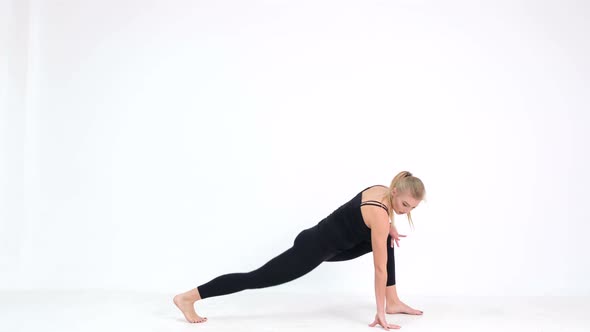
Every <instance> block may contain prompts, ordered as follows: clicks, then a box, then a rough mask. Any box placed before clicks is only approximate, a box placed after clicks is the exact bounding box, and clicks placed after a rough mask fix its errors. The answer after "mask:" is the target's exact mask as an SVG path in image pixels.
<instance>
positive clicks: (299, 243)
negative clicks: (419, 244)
mask: <svg viewBox="0 0 590 332" xmlns="http://www.w3.org/2000/svg"><path fill="white" fill-rule="evenodd" d="M318 243H319V241H308V240H307V239H302V238H301V236H297V238H296V239H295V243H294V245H293V246H292V247H291V248H289V249H288V250H287V251H285V252H283V253H282V254H280V255H278V256H276V257H275V258H273V259H271V260H270V261H269V262H267V263H266V264H264V265H263V266H261V267H260V268H258V269H256V270H254V271H251V272H248V273H231V274H225V275H222V276H219V277H217V278H215V279H213V280H211V281H209V282H208V283H206V284H203V285H201V286H198V287H197V288H198V289H199V294H200V295H201V298H202V299H205V298H208V297H214V296H220V295H227V294H231V293H236V292H240V291H243V290H245V289H256V288H265V287H271V286H276V285H280V284H284V283H286V282H289V281H292V280H295V279H297V278H299V277H301V276H303V275H305V274H307V273H309V272H310V271H311V270H313V269H315V268H316V267H318V266H319V265H320V264H321V263H322V262H324V261H327V262H339V261H346V260H351V259H354V258H357V257H359V256H362V255H364V254H366V253H369V252H371V251H372V247H371V243H370V242H362V243H360V244H358V245H357V246H355V247H353V248H351V249H348V250H346V251H341V252H338V253H334V252H333V251H332V250H327V249H325V248H322V247H321V245H320V244H318ZM390 244H391V236H389V237H388V238H387V286H392V285H395V259H394V256H393V248H392V247H391V245H390Z"/></svg>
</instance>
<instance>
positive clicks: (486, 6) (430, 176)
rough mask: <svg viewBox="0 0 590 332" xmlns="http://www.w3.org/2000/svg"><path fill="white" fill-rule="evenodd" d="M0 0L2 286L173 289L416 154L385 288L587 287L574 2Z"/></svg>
mask: <svg viewBox="0 0 590 332" xmlns="http://www.w3.org/2000/svg"><path fill="white" fill-rule="evenodd" d="M0 3H1V6H0V52H1V53H0V55H1V58H0V70H1V72H0V130H1V134H0V143H1V144H0V158H1V159H0V161H1V163H0V180H1V182H0V184H1V188H0V204H1V205H0V288H1V289H41V288H43V289H45V288H49V289H78V288H92V289H116V290H151V291H166V292H180V291H185V290H188V289H190V288H193V287H196V286H198V285H200V284H203V283H205V282H207V281H209V280H211V279H212V278H214V277H216V276H218V275H220V274H224V273H232V272H247V271H251V270H253V269H256V268H258V267H259V266H261V265H262V264H264V263H266V261H268V260H269V259H271V258H272V257H274V256H276V255H278V254H280V253H281V252H283V251H284V250H286V249H287V248H289V247H290V246H291V245H292V243H293V240H294V238H295V236H296V235H297V234H298V233H299V231H301V230H302V229H304V228H308V227H311V226H313V225H314V224H316V223H317V222H319V221H320V220H321V219H322V218H324V217H325V216H327V215H328V214H329V213H330V212H332V211H333V210H334V209H336V208H337V207H338V206H340V205H341V204H343V203H345V202H346V201H348V200H349V199H351V198H352V197H353V196H354V195H356V194H357V193H358V192H359V191H360V190H361V189H363V188H365V187H367V186H369V185H372V184H385V185H388V184H389V182H390V181H391V179H392V178H393V176H394V175H395V174H397V173H398V172H399V171H402V170H409V171H411V172H412V173H414V175H416V176H418V177H420V178H421V179H422V180H423V182H424V183H425V185H426V190H427V202H423V203H422V204H421V205H420V206H419V207H418V208H417V209H416V210H415V211H414V213H413V217H414V222H415V225H416V230H415V231H414V232H410V231H409V230H408V227H407V223H405V217H401V218H400V217H399V216H398V218H397V221H398V222H397V223H398V224H399V225H400V231H401V232H402V233H407V234H409V236H408V237H407V238H406V239H404V240H402V243H401V248H399V249H397V248H396V264H397V276H398V277H397V279H398V289H399V292H400V294H402V295H403V294H417V295H418V294H420V295H589V294H590V285H589V284H588V282H587V281H588V280H590V261H589V260H588V253H589V252H590V244H589V242H588V240H587V238H588V234H590V225H589V221H590V213H589V212H588V211H589V210H588V209H587V205H588V204H587V199H588V195H587V191H586V188H587V187H588V185H589V184H590V181H589V180H590V175H588V171H587V170H588V169H590V165H589V164H590V162H589V160H590V158H589V153H588V151H589V148H588V141H589V140H590V137H589V134H588V131H587V128H588V124H589V123H590V121H589V120H590V114H589V111H590V109H589V106H590V100H589V99H590V97H589V96H590V93H589V92H590V91H589V90H590V84H589V75H590V60H588V59H590V42H589V41H590V38H589V36H588V34H589V33H588V31H589V29H590V26H589V24H588V21H589V19H590V7H589V5H588V4H587V3H586V2H583V1H556V0H555V1H487V2H485V3H484V2H481V3H477V4H475V3H473V2H470V1H445V2H443V1H300V0H299V1H237V0H235V1H189V0H185V1H180V0H174V1H170V0H168V1H134V0H117V1H114V0H108V1H90V0H63V1H40V0H30V1H18V0H3V1H2V2H0ZM278 287H281V289H292V290H297V291H312V292H314V291H334V292H338V291H340V290H346V291H347V292H358V293H364V294H368V295H370V294H373V271H372V256H371V255H370V254H368V255H365V256H363V257H361V258H358V259H356V260H352V261H348V262H341V263H324V264H322V265H321V266H320V267H318V268H317V269H316V270H314V271H313V272H311V273H310V274H308V275H306V276H304V277H303V278H301V279H297V280H295V281H293V282H291V283H288V284H285V285H282V286H278Z"/></svg>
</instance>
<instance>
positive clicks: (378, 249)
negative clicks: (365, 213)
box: [371, 218, 389, 315]
mask: <svg viewBox="0 0 590 332" xmlns="http://www.w3.org/2000/svg"><path fill="white" fill-rule="evenodd" d="M372 226H373V227H372V228H371V246H372V247H373V264H374V266H375V299H376V302H377V314H381V313H383V315H385V290H386V288H387V237H388V236H389V223H388V222H387V219H383V218H378V219H376V220H375V222H373V223H372Z"/></svg>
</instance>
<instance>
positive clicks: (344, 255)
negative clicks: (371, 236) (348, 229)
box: [327, 236, 395, 287]
mask: <svg viewBox="0 0 590 332" xmlns="http://www.w3.org/2000/svg"><path fill="white" fill-rule="evenodd" d="M371 251H373V248H372V246H371V242H362V243H360V244H358V245H356V246H354V247H352V248H350V249H348V250H346V251H342V252H340V253H338V254H336V256H334V257H331V258H329V259H328V260H327V261H328V262H341V261H347V260H351V259H355V258H357V257H360V256H362V255H364V254H367V253H369V252H371ZM393 285H395V255H394V252H393V247H392V246H391V236H388V237H387V286H388V287H389V286H393Z"/></svg>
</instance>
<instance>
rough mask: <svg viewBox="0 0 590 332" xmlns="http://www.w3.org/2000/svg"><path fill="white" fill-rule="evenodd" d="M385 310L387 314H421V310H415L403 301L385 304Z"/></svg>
mask: <svg viewBox="0 0 590 332" xmlns="http://www.w3.org/2000/svg"><path fill="white" fill-rule="evenodd" d="M385 312H386V313H388V314H408V315H422V314H423V312H422V310H416V309H413V308H411V307H410V306H409V305H407V304H405V303H403V302H401V301H400V302H395V303H392V304H387V306H386V307H385Z"/></svg>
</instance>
